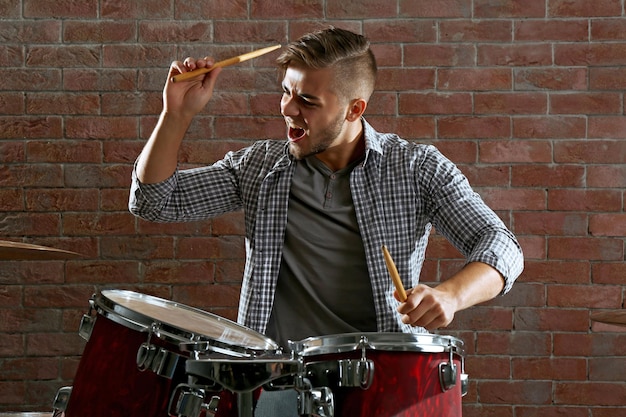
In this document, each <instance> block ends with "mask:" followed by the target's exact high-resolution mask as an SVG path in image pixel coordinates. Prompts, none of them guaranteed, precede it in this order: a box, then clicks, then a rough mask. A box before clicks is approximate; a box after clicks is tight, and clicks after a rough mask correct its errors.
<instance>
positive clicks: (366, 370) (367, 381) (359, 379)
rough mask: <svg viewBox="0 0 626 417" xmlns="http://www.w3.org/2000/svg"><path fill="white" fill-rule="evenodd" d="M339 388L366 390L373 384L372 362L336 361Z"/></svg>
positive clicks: (362, 360)
mask: <svg viewBox="0 0 626 417" xmlns="http://www.w3.org/2000/svg"><path fill="white" fill-rule="evenodd" d="M337 368H338V370H339V381H338V382H337V385H338V386H340V387H360V388H361V389H368V388H369V387H370V386H372V382H374V362H373V361H371V360H367V359H365V360H364V359H360V360H358V361H357V360H350V359H348V360H338V361H337Z"/></svg>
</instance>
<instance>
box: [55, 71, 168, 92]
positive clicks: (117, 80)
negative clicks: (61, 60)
mask: <svg viewBox="0 0 626 417" xmlns="http://www.w3.org/2000/svg"><path fill="white" fill-rule="evenodd" d="M64 74H65V76H64V77H63V88H64V89H65V90H68V91H98V92H102V91H129V90H134V89H136V88H137V82H136V78H137V70H136V69H91V68H84V69H77V68H68V69H66V70H64ZM162 87H163V86H162V85H161V88H162Z"/></svg>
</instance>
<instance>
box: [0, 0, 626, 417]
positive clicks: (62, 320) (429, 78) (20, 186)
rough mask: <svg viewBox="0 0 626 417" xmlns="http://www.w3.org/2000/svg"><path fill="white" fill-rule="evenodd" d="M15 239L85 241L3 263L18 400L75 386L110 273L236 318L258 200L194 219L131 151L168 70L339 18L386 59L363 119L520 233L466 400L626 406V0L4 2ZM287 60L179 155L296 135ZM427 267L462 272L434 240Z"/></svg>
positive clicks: (11, 382) (474, 405) (4, 181)
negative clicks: (423, 156)
mask: <svg viewBox="0 0 626 417" xmlns="http://www.w3.org/2000/svg"><path fill="white" fill-rule="evenodd" d="M0 16H1V19H2V20H1V21H0V42H1V44H0V80H2V81H1V82H0V240H15V241H23V242H28V243H36V244H40V245H46V246H50V247H55V248H60V249H66V250H71V251H76V252H79V253H81V254H83V255H84V258H81V259H78V260H69V261H0V262H1V263H0V284H1V286H0V411H8V410H23V411H34V410H49V409H50V408H51V401H52V399H53V397H54V394H55V393H56V390H57V389H58V388H59V387H60V386H63V385H68V384H71V381H72V378H73V375H74V372H75V370H76V367H77V365H78V363H79V360H80V354H81V352H82V349H83V347H84V342H83V341H82V339H80V338H79V337H78V334H77V328H78V323H79V320H80V317H81V315H82V314H83V313H85V312H86V311H87V308H88V299H89V297H90V296H91V294H92V293H93V292H94V291H95V290H97V289H101V288H124V289H132V290H135V291H139V292H142V293H146V294H153V295H157V296H160V297H165V298H168V299H173V300H175V301H178V302H181V303H184V304H187V305H191V306H196V307H200V308H203V309H205V310H207V311H211V312H214V313H216V314H219V315H222V316H225V317H228V318H231V319H234V318H235V315H236V308H237V302H238V294H239V286H240V280H241V273H242V261H243V257H244V248H243V237H242V233H243V227H242V223H241V220H242V219H241V216H240V214H232V215H228V216H224V217H221V218H218V219H215V220H212V221H206V222H198V223H191V224H184V225H156V224H150V223H147V222H144V221H140V220H138V219H135V218H134V217H133V216H131V215H130V214H129V213H128V212H127V209H126V204H127V198H128V186H129V177H130V171H131V164H132V162H133V160H134V158H135V157H136V155H137V154H138V153H139V151H140V149H141V147H142V145H143V143H144V141H145V139H146V138H147V136H148V135H149V134H150V131H151V129H152V127H153V126H154V124H155V120H156V117H157V114H158V112H159V111H160V106H161V89H162V85H163V82H164V80H165V76H166V71H167V68H168V66H169V63H170V62H171V61H172V60H173V59H176V58H183V57H185V56H188V55H193V56H204V55H207V54H211V55H214V56H215V57H217V58H218V59H224V58H228V57H230V56H233V55H235V54H239V53H243V52H247V51H250V50H252V49H255V48H260V47H264V46H267V45H270V44H273V43H278V42H279V43H283V44H285V43H286V42H288V41H289V40H293V39H295V38H297V37H298V36H299V35H301V34H302V33H304V32H307V31H309V30H312V29H316V28H318V27H321V26H325V25H328V24H334V25H337V26H341V27H345V28H350V29H353V30H356V31H359V32H362V33H364V34H366V35H367V36H368V37H369V38H370V40H371V41H372V42H373V49H374V50H375V53H376V56H377V58H378V62H379V65H380V78H379V83H378V92H377V93H376V95H375V96H374V97H373V100H372V102H371V104H370V107H369V109H368V112H367V115H368V120H369V121H370V122H371V123H372V124H373V125H374V126H375V127H376V128H377V129H379V130H381V131H395V132H397V133H399V134H401V135H402V136H404V137H406V138H408V139H412V140H416V141H420V142H426V143H433V144H436V145H437V146H438V147H439V148H440V149H441V150H442V151H443V152H444V153H445V154H446V155H447V156H448V157H450V158H451V159H452V160H453V161H455V162H456V163H458V164H459V165H460V166H461V167H462V169H463V171H464V172H465V173H466V174H467V175H468V177H469V178H470V181H471V182H472V184H473V185H474V186H475V187H476V189H477V191H479V192H480V193H481V195H482V196H483V197H484V198H485V200H486V201H487V202H488V203H489V204H490V205H491V206H492V207H493V208H494V209H495V210H497V212H498V213H499V214H500V215H501V217H502V218H503V219H504V220H505V222H506V223H507V224H508V225H509V226H510V228H511V229H512V230H513V231H514V232H515V233H516V234H517V235H518V237H519V239H520V242H521V243H522V245H523V247H524V250H525V255H526V259H527V263H526V270H525V272H524V274H523V276H522V277H521V278H520V280H519V281H518V284H517V285H516V286H515V287H514V289H513V290H512V292H511V293H510V294H509V295H507V296H505V297H503V298H500V299H498V300H495V301H494V302H490V303H488V304H486V305H482V306H478V307H475V308H472V309H470V310H467V311H465V312H462V313H460V314H458V316H457V318H456V321H455V322H454V324H453V326H452V327H451V328H449V329H445V330H442V331H441V333H442V334H450V335H455V336H458V337H461V338H462V339H463V340H464V341H465V343H466V347H467V349H468V355H467V371H468V373H469V374H470V379H471V383H470V391H469V394H468V396H467V397H465V398H464V399H463V403H464V415H465V416H467V417H474V416H493V417H496V416H497V417H513V416H514V417H531V416H542V417H550V416H568V417H583V416H584V417H591V416H593V417H608V416H611V417H613V416H616V415H621V414H623V413H624V411H625V410H626V379H625V378H624V375H625V374H626V348H625V346H626V333H624V329H626V328H624V329H623V328H622V327H618V326H609V325H604V324H600V323H596V322H592V321H591V320H590V314H591V313H592V312H594V311H602V310H616V309H621V308H622V307H623V303H624V289H623V283H624V281H625V276H626V264H624V243H625V237H624V236H625V235H626V213H625V212H624V188H625V187H626V165H625V162H626V145H625V143H626V142H625V139H626V116H625V113H624V112H625V106H626V103H625V94H624V92H625V90H626V18H625V11H624V0H595V1H587V0H446V1H431V0H385V1H380V0H362V1H356V0H295V1H294V0H271V1H265V0H195V1H182V0H133V1H118V0H55V1H52V0H0ZM274 58H275V55H272V56H266V57H263V58H259V59H257V60H254V61H252V62H247V63H244V64H241V65H238V66H236V67H230V68H228V69H226V70H225V71H224V72H223V74H222V76H221V79H220V80H219V82H218V86H217V93H216V96H215V99H214V100H213V101H212V103H211V104H210V105H209V107H208V108H207V110H206V112H204V113H203V114H202V115H201V116H200V117H198V118H197V120H196V121H195V123H194V125H193V126H192V128H191V129H190V132H189V136H188V140H187V141H186V142H185V145H184V149H183V150H182V152H181V158H182V160H183V162H184V165H185V166H192V165H195V164H206V163H211V162H213V161H215V160H216V159H217V158H219V157H221V156H222V155H223V154H224V153H225V152H226V151H227V150H229V149H237V148H240V147H242V146H244V145H246V144H247V143H249V142H250V141H251V140H254V139H256V138H266V137H271V138H277V139H282V138H283V135H284V124H283V121H282V119H281V118H280V117H279V94H280V93H279V88H278V84H277V82H276V77H275V72H274V69H273V67H272V65H273V59H274ZM428 255H429V256H428V260H427V262H426V265H425V268H424V272H423V280H424V281H427V282H435V281H438V280H439V279H441V277H446V276H448V275H449V274H450V271H452V270H454V269H455V268H458V267H459V266H460V265H461V262H462V261H461V259H460V258H459V256H458V254H457V253H456V252H455V251H454V250H453V249H452V248H451V247H450V246H449V245H448V244H447V243H445V242H444V241H442V240H441V239H440V238H439V237H437V236H433V241H432V243H431V246H430V247H429V252H428Z"/></svg>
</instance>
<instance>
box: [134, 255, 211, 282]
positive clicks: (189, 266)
mask: <svg viewBox="0 0 626 417" xmlns="http://www.w3.org/2000/svg"><path fill="white" fill-rule="evenodd" d="M213 276H214V264H213V262H208V261H205V260H201V261H184V262H177V261H169V260H165V261H150V262H147V263H146V265H145V279H144V281H145V282H153V283H166V284H176V285H178V284H197V283H203V284H209V283H212V282H214V279H213Z"/></svg>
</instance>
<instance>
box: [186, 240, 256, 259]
mask: <svg viewBox="0 0 626 417" xmlns="http://www.w3.org/2000/svg"><path fill="white" fill-rule="evenodd" d="M244 257H245V249H244V245H243V239H242V238H241V237H238V236H228V237H226V236H222V237H219V238H212V237H209V238H202V237H189V238H181V239H179V241H178V245H177V253H176V258H177V259H215V258H226V259H233V258H239V259H243V258H244Z"/></svg>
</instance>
